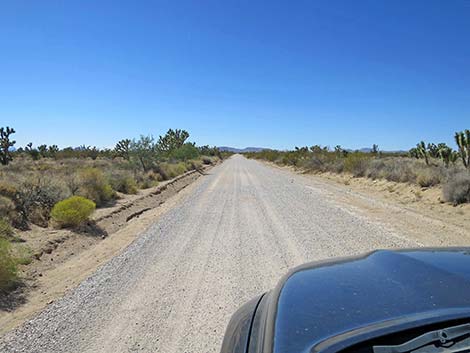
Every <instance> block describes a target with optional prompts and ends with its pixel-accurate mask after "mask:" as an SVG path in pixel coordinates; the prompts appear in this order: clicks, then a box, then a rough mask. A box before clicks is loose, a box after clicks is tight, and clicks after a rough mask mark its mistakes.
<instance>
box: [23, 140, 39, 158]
mask: <svg viewBox="0 0 470 353" xmlns="http://www.w3.org/2000/svg"><path fill="white" fill-rule="evenodd" d="M24 150H25V152H26V153H27V154H29V155H30V156H31V158H32V159H33V160H34V161H37V160H38V159H39V157H40V154H39V151H38V150H37V149H35V148H33V143H32V142H30V143H28V144H27V145H26V147H25V148H24Z"/></svg>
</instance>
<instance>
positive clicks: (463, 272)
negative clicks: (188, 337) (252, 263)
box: [221, 248, 470, 353]
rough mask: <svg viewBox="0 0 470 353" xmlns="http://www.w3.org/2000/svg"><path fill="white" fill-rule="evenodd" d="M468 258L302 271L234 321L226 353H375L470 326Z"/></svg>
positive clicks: (438, 256) (406, 259) (452, 251)
mask: <svg viewBox="0 0 470 353" xmlns="http://www.w3.org/2000/svg"><path fill="white" fill-rule="evenodd" d="M469 255H470V248H468V249H467V248H458V249H457V248H446V249H419V250H401V251H375V252H372V253H368V254H366V255H363V256H358V257H351V258H342V259H333V260H328V261H323V262H314V263H309V264H306V265H303V266H300V267H298V268H296V269H294V270H292V271H291V272H289V273H288V274H287V275H286V276H285V277H284V278H282V280H281V281H280V282H279V284H278V285H277V286H276V288H274V289H273V290H272V291H270V292H268V293H265V294H263V295H261V296H260V297H258V298H255V299H253V300H252V301H250V302H248V303H246V304H245V305H244V306H242V307H241V308H240V309H239V310H238V311H237V312H236V313H235V314H234V315H233V316H232V319H231V320H230V323H229V325H228V327H227V330H226V334H225V337H224V341H223V344H222V351H221V352H222V353H268V352H269V353H307V352H312V353H313V352H325V353H333V352H340V351H341V352H373V351H374V350H373V347H375V346H376V345H380V344H382V345H383V344H385V345H390V344H401V343H403V342H405V341H407V340H409V339H413V338H414V337H416V336H418V335H419V334H424V333H426V332H429V331H431V330H436V329H440V328H447V327H449V326H453V325H462V324H466V323H469V322H470V256H469ZM469 327H470V326H469Z"/></svg>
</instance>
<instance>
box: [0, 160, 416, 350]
mask: <svg viewBox="0 0 470 353" xmlns="http://www.w3.org/2000/svg"><path fill="white" fill-rule="evenodd" d="M193 188H194V191H193V192H192V193H191V194H190V195H189V196H188V197H186V198H185V199H184V200H183V201H182V202H181V203H180V204H179V205H178V206H177V207H175V208H173V209H172V210H170V211H168V212H167V213H165V214H164V215H163V216H162V217H161V218H160V219H158V221H156V223H154V224H153V225H152V226H151V227H150V228H149V229H148V230H147V231H146V232H144V233H143V234H142V235H141V236H140V237H139V238H137V240H136V241H134V242H133V243H132V244H131V245H130V246H129V247H128V248H127V249H125V250H124V251H123V252H122V253H121V255H119V256H117V257H115V258H113V259H112V260H111V261H110V262H108V263H107V264H106V265H104V266H103V267H101V268H100V269H99V270H98V271H97V272H96V273H95V274H94V275H92V276H91V277H90V278H88V279H87V280H85V281H84V282H82V284H81V285H80V286H78V287H77V288H76V289H75V290H73V291H71V292H70V293H68V294H67V295H66V296H65V297H64V298H62V299H61V300H58V301H56V302H54V303H52V304H50V305H49V306H48V307H47V308H46V309H45V310H44V311H42V312H41V313H40V314H38V315H37V316H36V317H34V318H33V319H32V320H30V321H28V322H26V323H25V324H23V325H22V326H20V327H19V328H18V329H16V330H14V331H11V332H10V333H8V334H7V335H5V336H4V337H3V338H2V339H1V340H0V351H1V352H28V353H29V352H37V353H40V352H47V353H54V352H106V353H107V352H109V353H111V352H112V353H119V352H165V353H173V352H191V353H193V352H201V353H206V352H218V351H219V349H220V345H221V342H222V338H223V334H224V330H225V327H226V324H227V323H228V320H229V318H230V316H231V314H232V313H233V312H234V311H235V310H236V309H237V307H239V306H240V305H241V304H243V303H244V302H245V301H247V300H249V299H251V298H252V297H254V296H255V295H258V294H260V293H262V292H263V291H266V290H268V289H270V288H272V287H273V286H274V285H275V284H276V282H277V280H278V279H279V278H280V277H281V276H282V275H283V274H285V273H286V271H288V270H289V269H290V268H292V267H293V266H296V265H299V264H301V263H304V262H307V261H311V260H319V259H324V258H327V257H332V256H342V255H351V254H357V253H361V252H365V251H369V250H372V249H375V248H395V247H414V246H418V245H421V244H420V243H417V242H416V241H413V240H412V239H410V238H408V237H407V236H406V235H403V234H396V232H395V231H394V230H393V228H390V227H388V226H386V225H385V224H383V223H380V222H377V221H375V220H373V219H372V218H368V217H366V216H364V214H363V213H362V212H356V210H355V209H354V208H352V207H348V206H345V205H342V204H340V203H338V202H337V201H335V198H334V197H332V193H335V192H338V190H340V189H334V188H329V189H328V187H327V186H325V187H324V188H323V187H322V186H321V185H320V184H318V183H317V184H316V185H312V184H311V183H309V182H308V181H307V180H306V179H305V178H302V177H301V176H297V175H294V174H291V173H288V172H285V171H282V170H278V169H274V168H270V167H267V166H265V165H263V164H261V163H259V162H256V161H252V160H246V159H245V158H243V157H241V156H234V157H232V158H231V159H229V160H228V161H226V162H224V163H223V164H222V165H220V166H218V167H216V168H214V169H212V170H211V172H210V175H208V176H205V177H203V178H200V179H198V180H197V181H196V182H195V185H194V186H193Z"/></svg>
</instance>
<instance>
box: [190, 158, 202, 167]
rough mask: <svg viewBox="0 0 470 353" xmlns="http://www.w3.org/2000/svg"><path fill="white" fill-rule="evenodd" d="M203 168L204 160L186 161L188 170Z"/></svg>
mask: <svg viewBox="0 0 470 353" xmlns="http://www.w3.org/2000/svg"><path fill="white" fill-rule="evenodd" d="M201 168H202V162H201V161H199V160H197V159H196V160H191V161H187V162H186V169H187V170H195V169H201Z"/></svg>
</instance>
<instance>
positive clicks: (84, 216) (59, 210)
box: [51, 196, 96, 227]
mask: <svg viewBox="0 0 470 353" xmlns="http://www.w3.org/2000/svg"><path fill="white" fill-rule="evenodd" d="M95 207H96V205H95V203H94V202H93V201H91V200H88V199H86V198H84V197H81V196H72V197H69V198H68V199H65V200H62V201H59V202H57V203H56V204H55V205H54V207H53V208H52V211H51V218H52V220H53V221H54V223H55V225H57V226H58V227H76V226H79V225H80V224H82V223H83V222H85V221H86V220H88V218H89V217H90V216H91V214H92V213H93V211H94V210H95Z"/></svg>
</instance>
